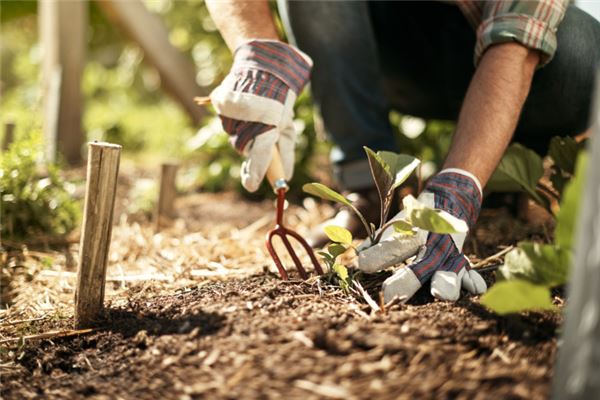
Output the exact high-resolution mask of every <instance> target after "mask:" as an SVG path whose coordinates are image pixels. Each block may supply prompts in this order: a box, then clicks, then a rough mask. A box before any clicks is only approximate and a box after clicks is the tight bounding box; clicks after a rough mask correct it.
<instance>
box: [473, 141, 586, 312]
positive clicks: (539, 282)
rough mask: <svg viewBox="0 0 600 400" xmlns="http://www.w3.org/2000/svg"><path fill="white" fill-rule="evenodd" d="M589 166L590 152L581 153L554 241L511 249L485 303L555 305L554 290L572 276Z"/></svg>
mask: <svg viewBox="0 0 600 400" xmlns="http://www.w3.org/2000/svg"><path fill="white" fill-rule="evenodd" d="M563 165H565V164H563ZM585 165H586V155H585V153H581V154H580V155H579V157H578V160H577V167H576V168H575V169H574V170H573V171H574V172H575V171H576V172H575V173H574V179H573V180H571V181H570V182H569V183H568V184H567V185H566V188H565V190H564V193H563V196H562V202H561V206H560V210H559V211H558V214H557V216H556V218H557V224H556V228H555V230H554V243H551V244H541V243H533V242H521V243H519V245H518V246H517V248H515V249H514V250H512V251H510V252H509V253H508V254H507V255H506V257H505V259H504V265H503V266H502V267H500V269H499V271H498V276H497V278H498V279H499V280H500V282H499V283H497V284H496V285H494V286H493V287H492V288H491V289H490V290H489V291H488V292H487V293H486V294H485V295H484V296H483V297H482V299H481V302H482V303H483V304H484V305H485V306H487V307H488V308H490V309H492V310H494V311H496V312H497V313H499V314H506V313H513V312H520V311H525V310H531V309H537V310H543V309H549V308H552V303H551V302H550V289H551V288H553V287H556V286H560V285H563V284H565V283H566V282H567V279H568V274H569V267H570V265H571V259H572V256H573V244H574V241H573V235H574V224H575V221H576V220H577V214H578V207H579V199H580V194H581V192H582V189H583V180H584V171H585Z"/></svg>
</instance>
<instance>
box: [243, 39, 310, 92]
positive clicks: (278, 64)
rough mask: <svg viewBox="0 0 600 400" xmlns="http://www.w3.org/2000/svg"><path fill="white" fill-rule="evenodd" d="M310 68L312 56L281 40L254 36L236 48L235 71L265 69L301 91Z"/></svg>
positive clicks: (294, 89) (297, 90) (295, 90)
mask: <svg viewBox="0 0 600 400" xmlns="http://www.w3.org/2000/svg"><path fill="white" fill-rule="evenodd" d="M311 68H312V60H311V58H310V57H309V56H308V55H306V54H305V53H303V52H302V51H301V50H299V49H298V48H296V47H295V46H292V45H289V44H287V43H284V42H282V41H279V40H270V39H268V40H265V39H252V40H250V41H247V42H244V43H242V44H241V45H240V46H238V48H236V49H235V52H234V64H233V66H232V72H234V73H236V72H244V71H246V70H249V69H250V70H259V71H264V72H267V73H269V74H271V75H273V76H275V77H277V78H278V79H280V80H281V81H282V82H284V83H285V84H286V85H287V86H288V87H289V88H290V89H291V90H293V91H294V92H295V93H296V94H299V93H300V92H301V91H302V88H303V87H304V86H305V85H306V83H307V82H308V78H309V76H310V71H311Z"/></svg>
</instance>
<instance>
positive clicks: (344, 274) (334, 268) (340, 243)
mask: <svg viewBox="0 0 600 400" xmlns="http://www.w3.org/2000/svg"><path fill="white" fill-rule="evenodd" d="M324 231H325V234H326V235H327V237H328V238H329V239H330V240H331V241H332V242H333V243H331V244H330V245H328V246H327V250H326V251H320V252H319V253H318V254H319V255H320V256H321V257H322V258H323V261H324V262H325V265H326V266H327V267H328V268H329V271H330V272H333V273H335V274H336V276H337V279H338V282H339V286H340V287H341V288H342V290H343V291H344V292H348V290H349V288H350V280H351V279H350V276H349V273H348V268H346V266H345V265H343V264H340V263H338V262H337V258H338V257H339V256H341V255H342V254H344V253H345V252H346V250H348V249H349V248H354V247H353V246H352V233H350V231H348V230H347V229H345V228H342V227H340V226H335V225H330V226H326V227H325V228H324Z"/></svg>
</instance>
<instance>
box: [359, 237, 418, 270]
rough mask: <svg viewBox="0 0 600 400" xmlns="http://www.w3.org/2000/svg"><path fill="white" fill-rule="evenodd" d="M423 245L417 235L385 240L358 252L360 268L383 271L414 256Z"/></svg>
mask: <svg viewBox="0 0 600 400" xmlns="http://www.w3.org/2000/svg"><path fill="white" fill-rule="evenodd" d="M421 247H423V243H422V241H421V240H420V238H419V237H418V236H417V235H415V236H400V237H396V238H391V239H388V240H384V241H381V242H379V243H377V244H375V245H373V246H370V247H369V248H367V249H365V250H362V251H360V252H359V253H358V268H359V269H360V270H361V271H364V272H367V273H373V272H377V271H381V270H382V269H385V268H388V267H391V266H392V265H396V264H400V263H401V262H403V261H405V260H406V259H408V258H410V257H412V256H414V255H415V254H417V252H418V251H419V249H421Z"/></svg>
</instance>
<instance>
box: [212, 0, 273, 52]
mask: <svg viewBox="0 0 600 400" xmlns="http://www.w3.org/2000/svg"><path fill="white" fill-rule="evenodd" d="M206 6H207V8H208V11H209V12H210V15H211V17H212V19H213V20H214V22H215V24H216V26H217V28H218V29H219V31H220V32H221V35H222V36H223V39H224V40H225V42H226V43H227V46H228V47H229V49H230V50H231V51H233V50H235V49H236V48H237V47H238V46H239V45H240V44H242V43H244V42H247V41H248V40H250V39H274V40H278V39H279V35H278V34H277V29H276V28H275V22H274V21H273V14H272V13H271V10H270V9H269V3H268V1H267V0H254V1H244V0H231V1H224V0H206Z"/></svg>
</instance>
